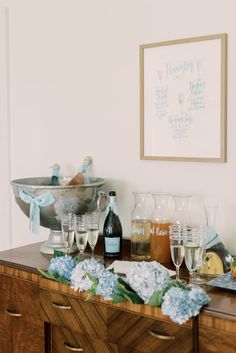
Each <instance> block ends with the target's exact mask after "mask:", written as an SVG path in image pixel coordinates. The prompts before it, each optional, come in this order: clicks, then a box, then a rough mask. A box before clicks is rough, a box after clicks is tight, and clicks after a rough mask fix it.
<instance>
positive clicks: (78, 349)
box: [64, 343, 83, 352]
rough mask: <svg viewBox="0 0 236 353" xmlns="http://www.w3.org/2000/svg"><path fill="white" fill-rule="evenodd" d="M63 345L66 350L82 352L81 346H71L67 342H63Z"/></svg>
mask: <svg viewBox="0 0 236 353" xmlns="http://www.w3.org/2000/svg"><path fill="white" fill-rule="evenodd" d="M64 346H65V348H66V349H68V351H73V352H83V348H81V347H72V346H70V345H69V344H68V343H64Z"/></svg>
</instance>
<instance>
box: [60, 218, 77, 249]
mask: <svg viewBox="0 0 236 353" xmlns="http://www.w3.org/2000/svg"><path fill="white" fill-rule="evenodd" d="M61 230H62V237H63V241H64V245H65V248H66V254H67V255H69V254H70V251H71V248H72V245H73V243H74V239H75V232H76V214H75V213H65V214H63V216H62V218H61Z"/></svg>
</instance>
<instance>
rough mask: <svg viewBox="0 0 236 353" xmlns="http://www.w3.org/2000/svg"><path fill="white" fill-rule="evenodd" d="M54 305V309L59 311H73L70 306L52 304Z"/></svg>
mask: <svg viewBox="0 0 236 353" xmlns="http://www.w3.org/2000/svg"><path fill="white" fill-rule="evenodd" d="M52 305H53V306H54V308H57V309H62V310H71V306H70V305H62V304H58V303H54V302H52Z"/></svg>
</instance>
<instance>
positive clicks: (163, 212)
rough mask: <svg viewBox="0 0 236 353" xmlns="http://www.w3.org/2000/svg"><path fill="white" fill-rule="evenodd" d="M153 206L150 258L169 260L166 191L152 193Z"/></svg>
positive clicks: (162, 261) (166, 261) (168, 222)
mask: <svg viewBox="0 0 236 353" xmlns="http://www.w3.org/2000/svg"><path fill="white" fill-rule="evenodd" d="M152 196H153V198H154V201H155V208H154V210H153V212H152V215H151V237H150V238H151V259H152V260H156V261H158V262H160V263H168V262H171V255H170V240H169V225H170V224H171V221H170V220H169V215H168V200H169V198H170V195H169V194H167V193H154V194H152Z"/></svg>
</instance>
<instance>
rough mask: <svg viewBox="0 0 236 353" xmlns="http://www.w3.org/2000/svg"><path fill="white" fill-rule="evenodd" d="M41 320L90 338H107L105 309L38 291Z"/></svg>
mask: <svg viewBox="0 0 236 353" xmlns="http://www.w3.org/2000/svg"><path fill="white" fill-rule="evenodd" d="M40 316H41V318H42V320H44V321H46V322H49V323H52V324H54V325H57V326H61V327H65V328H68V329H70V330H71V331H75V332H78V333H81V334H85V335H89V336H91V337H95V338H96V337H99V338H106V337H107V308H106V307H104V306H102V305H98V304H94V303H91V302H87V301H84V300H79V299H77V298H74V297H70V296H68V295H67V296H65V295H63V294H59V293H57V292H53V291H49V290H45V289H40Z"/></svg>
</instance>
